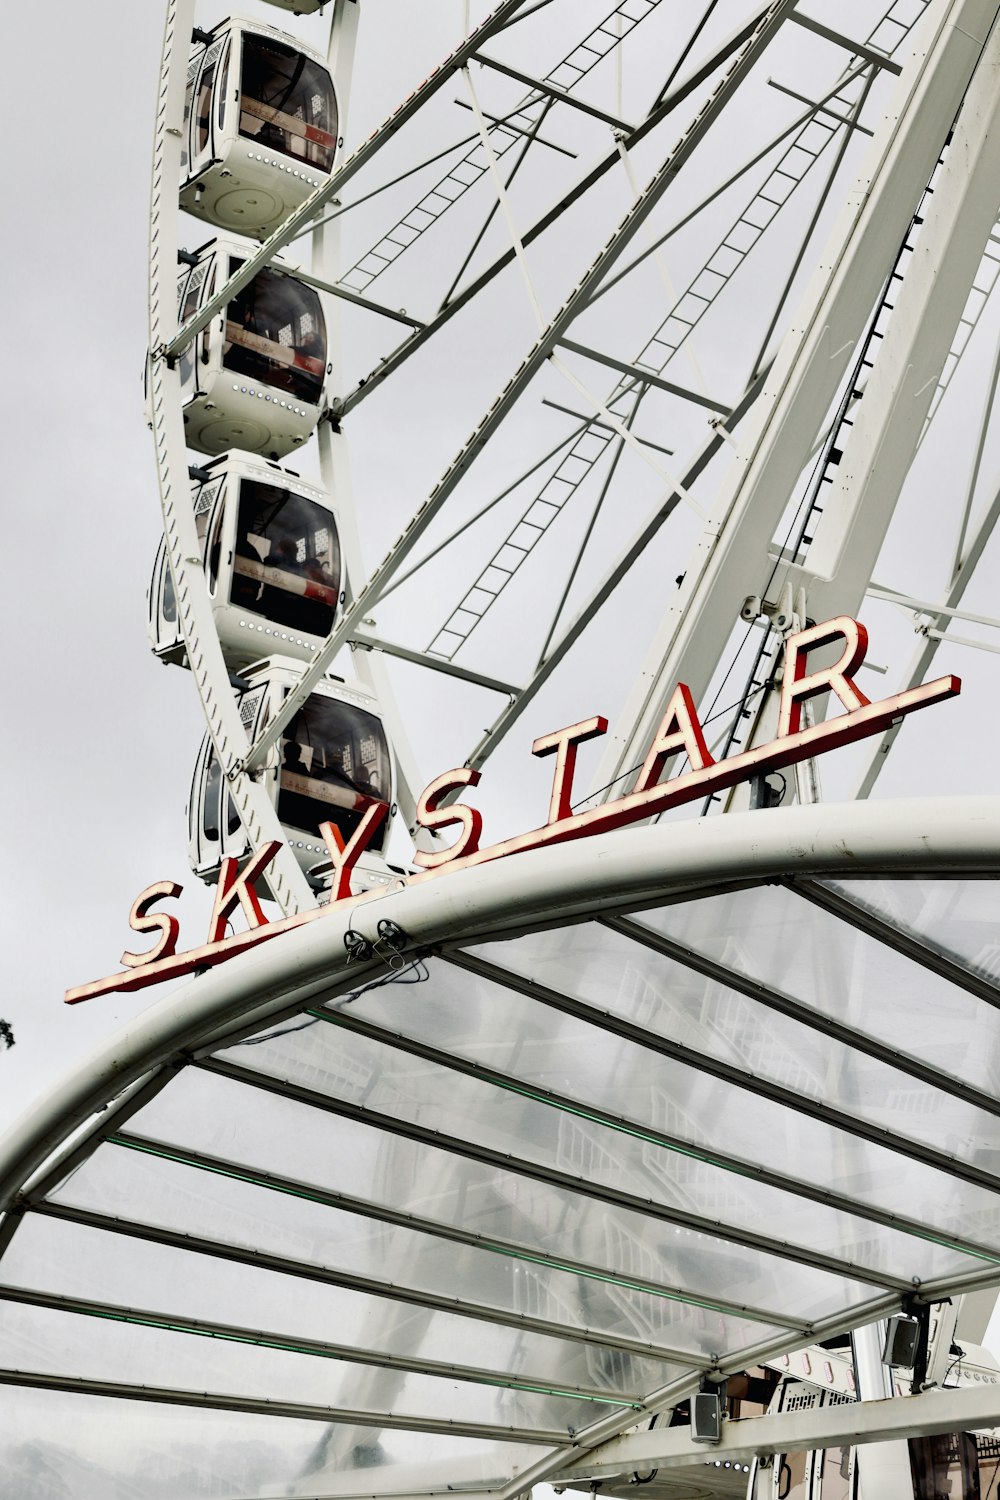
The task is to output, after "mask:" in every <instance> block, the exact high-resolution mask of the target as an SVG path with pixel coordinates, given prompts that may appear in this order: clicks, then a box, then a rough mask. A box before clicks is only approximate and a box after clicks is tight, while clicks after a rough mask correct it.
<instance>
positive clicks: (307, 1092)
mask: <svg viewBox="0 0 1000 1500" xmlns="http://www.w3.org/2000/svg"><path fill="white" fill-rule="evenodd" d="M198 1066H199V1067H202V1068H205V1069H207V1070H208V1071H210V1072H212V1073H216V1074H218V1075H220V1076H222V1077H227V1078H230V1079H232V1080H233V1081H235V1082H238V1083H241V1084H244V1085H246V1086H247V1087H249V1088H255V1089H260V1090H261V1091H262V1092H264V1093H271V1094H277V1095H278V1096H279V1097H280V1098H283V1099H294V1100H295V1101H296V1102H297V1103H299V1104H305V1105H307V1106H308V1107H309V1108H311V1109H319V1110H322V1111H323V1112H324V1113H326V1114H331V1115H336V1116H337V1117H338V1118H339V1119H344V1120H355V1121H357V1123H358V1124H361V1125H368V1126H370V1127H371V1128H372V1129H375V1130H379V1131H381V1132H382V1133H383V1134H385V1135H394V1136H398V1137H400V1138H401V1139H403V1140H409V1141H414V1142H415V1143H416V1144H418V1145H423V1146H429V1147H433V1148H434V1149H436V1150H440V1151H447V1152H448V1153H449V1154H450V1155H452V1156H460V1157H463V1158H465V1159H466V1160H468V1161H476V1162H480V1163H481V1164H482V1165H484V1166H489V1167H495V1168H497V1169H498V1170H500V1171H502V1172H508V1173H511V1174H513V1175H515V1176H518V1177H527V1178H529V1179H530V1180H531V1181H534V1182H544V1183H547V1184H548V1185H549V1186H551V1187H555V1188H561V1189H563V1190H564V1191H566V1192H569V1193H574V1194H576V1195H578V1196H581V1197H586V1198H593V1199H594V1200H595V1201H596V1202H598V1203H607V1204H610V1205H611V1206H612V1207H614V1208H623V1209H626V1210H628V1211H630V1212H632V1213H636V1214H640V1215H642V1217H644V1218H647V1219H655V1220H660V1221H661V1222H663V1223H666V1224H679V1225H682V1226H683V1227H684V1228H687V1229H692V1230H694V1231H696V1232H698V1233H702V1234H708V1235H711V1236H712V1237H713V1238H715V1239H718V1240H720V1241H722V1242H724V1243H726V1244H732V1245H740V1246H742V1247H743V1248H745V1249H751V1250H759V1251H762V1252H763V1253H764V1254H767V1255H774V1256H777V1257H778V1258H779V1259H781V1260H790V1261H793V1262H795V1263H796V1264H798V1265H806V1266H810V1267H812V1268H813V1269H814V1270H819V1271H828V1272H830V1273H831V1274H833V1275H834V1276H841V1277H844V1278H845V1279H847V1280H854V1281H860V1282H863V1283H864V1284H865V1285H869V1286H879V1287H883V1288H885V1289H886V1290H887V1291H888V1290H893V1291H903V1290H905V1289H906V1288H907V1287H908V1286H910V1285H912V1283H911V1282H908V1281H907V1280H906V1279H905V1278H904V1277H899V1276H889V1275H886V1274H885V1273H883V1272H879V1271H876V1270H874V1269H872V1268H870V1267H867V1266H860V1265H857V1264H855V1263H854V1262H853V1261H848V1260H841V1259H839V1258H838V1257H837V1256H833V1255H826V1254H824V1253H823V1252H822V1251H820V1250H810V1249H808V1248H806V1247H804V1246H800V1245H790V1244H789V1243H788V1242H787V1241H785V1240H778V1239H774V1238H773V1237H772V1236H770V1235H764V1234H757V1233H756V1232H754V1231H753V1230H750V1229H741V1228H739V1227H738V1226H736V1225H733V1224H727V1223H724V1222H723V1221H722V1220H719V1219H712V1218H709V1217H708V1216H707V1215H705V1214H696V1213H691V1212H689V1211H687V1210H685V1209H681V1208H675V1207H671V1206H670V1205H669V1204H666V1203H659V1202H657V1201H656V1200H655V1199H651V1198H643V1197H641V1196H640V1195H639V1194H638V1193H628V1192H625V1191H624V1189H622V1188H614V1187H611V1186H610V1185H609V1184H606V1183H600V1182H593V1181H590V1180H588V1179H587V1178H585V1177H576V1176H574V1175H573V1174H572V1173H571V1172H564V1171H561V1170H560V1169H559V1168H558V1167H550V1166H547V1165H546V1164H545V1163H544V1162H536V1161H529V1160H527V1159H526V1158H525V1157H521V1156H514V1155H512V1154H511V1153H509V1152H506V1151H500V1150H497V1149H495V1148H494V1147H492V1146H484V1145H482V1144H480V1143H478V1142H476V1141H472V1140H469V1139H465V1138H462V1139H460V1138H459V1137H458V1136H452V1135H447V1134H446V1133H445V1132H444V1131H440V1130H434V1129H431V1128H430V1127H428V1126H425V1125H418V1124H416V1122H414V1121H412V1120H403V1119H400V1118H398V1117H397V1116H394V1115H387V1114H383V1113H381V1112H380V1111H378V1110H373V1109H369V1108H367V1107H366V1106H365V1105H363V1104H352V1103H350V1102H349V1101H347V1100H345V1099H332V1098H329V1097H328V1096H327V1095H325V1094H319V1093H317V1092H316V1091H315V1089H309V1088H305V1087H304V1086H303V1085H301V1084H294V1083H290V1082H285V1081H283V1080H281V1079H278V1078H268V1077H267V1075H266V1074H262V1073H256V1072H254V1071H253V1069H251V1068H242V1067H239V1066H237V1065H236V1064H234V1063H223V1062H221V1061H218V1062H217V1061H215V1060H206V1061H205V1062H203V1063H199V1064H198Z"/></svg>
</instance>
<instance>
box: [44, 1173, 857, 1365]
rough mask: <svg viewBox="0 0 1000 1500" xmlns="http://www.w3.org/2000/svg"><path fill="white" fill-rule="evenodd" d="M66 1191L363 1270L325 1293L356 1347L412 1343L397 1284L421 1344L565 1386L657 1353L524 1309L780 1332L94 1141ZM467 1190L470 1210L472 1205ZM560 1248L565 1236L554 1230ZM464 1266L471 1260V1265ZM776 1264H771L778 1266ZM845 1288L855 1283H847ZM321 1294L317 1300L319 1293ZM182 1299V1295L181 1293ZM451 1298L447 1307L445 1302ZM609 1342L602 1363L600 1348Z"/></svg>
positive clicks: (693, 1255) (204, 1233)
mask: <svg viewBox="0 0 1000 1500" xmlns="http://www.w3.org/2000/svg"><path fill="white" fill-rule="evenodd" d="M57 1197H58V1199H59V1200H60V1201H63V1202H67V1203H77V1204H80V1205H81V1206H83V1207H86V1208H92V1207H93V1206H94V1205H95V1204H102V1205H103V1207H104V1211H105V1212H106V1213H108V1214H109V1215H111V1214H117V1215H120V1216H122V1217H128V1218H129V1219H130V1220H138V1221H140V1222H141V1223H144V1224H148V1225H149V1226H150V1227H151V1230H152V1231H153V1232H155V1230H156V1228H162V1229H165V1230H167V1231H171V1232H181V1233H184V1234H187V1235H195V1236H200V1237H202V1238H204V1239H206V1240H208V1241H209V1242H210V1243H218V1244H219V1245H220V1246H227V1245H228V1246H231V1247H233V1249H234V1251H238V1250H239V1249H245V1250H250V1251H262V1252H264V1253H267V1254H269V1255H275V1256H280V1257H282V1258H283V1260H285V1261H286V1262H290V1263H291V1264H292V1265H299V1266H301V1268H302V1270H303V1272H306V1273H308V1271H309V1270H310V1269H313V1270H314V1271H315V1273H316V1275H317V1276H320V1274H321V1273H324V1274H330V1275H334V1276H336V1275H344V1276H348V1277H362V1276H363V1277H364V1278H365V1285H366V1286H367V1285H369V1284H374V1285H376V1286H377V1285H381V1284H385V1297H380V1296H378V1295H375V1294H372V1295H363V1293H362V1292H360V1291H359V1292H358V1293H357V1294H355V1295H354V1296H353V1297H352V1296H348V1294H347V1293H346V1292H341V1293H340V1299H339V1300H338V1301H337V1302H334V1303H332V1304H331V1318H332V1319H334V1321H335V1322H336V1327H337V1329H338V1330H339V1332H337V1333H335V1334H334V1337H336V1338H338V1339H339V1340H340V1341H342V1342H344V1341H349V1342H352V1343H354V1344H356V1345H358V1346H359V1347H360V1346H364V1347H368V1348H382V1349H386V1350H388V1351H389V1352H393V1353H398V1354H405V1353H408V1352H411V1351H412V1349H413V1347H414V1346H413V1344H412V1336H413V1335H412V1330H411V1328H410V1325H408V1324H407V1323H406V1321H405V1318H404V1317H402V1316H401V1315H399V1314H398V1313H394V1314H393V1317H392V1318H389V1317H388V1316H387V1314H386V1311H385V1302H386V1300H391V1301H393V1302H395V1301H397V1300H398V1301H399V1302H401V1303H403V1304H404V1311H405V1310H406V1308H405V1303H406V1299H407V1294H408V1293H409V1292H413V1293H415V1294H416V1297H415V1299H414V1300H419V1297H420V1296H421V1295H422V1294H428V1295H430V1296H431V1297H437V1298H441V1299H442V1301H444V1302H446V1303H447V1307H446V1308H445V1309H444V1310H441V1309H437V1310H435V1318H434V1321H433V1323H432V1325H431V1327H430V1329H429V1330H428V1331H426V1332H425V1330H424V1328H423V1326H422V1325H419V1324H416V1323H415V1324H413V1325H412V1328H413V1329H415V1330H416V1332H417V1333H419V1335H420V1338H421V1339H422V1340H423V1342H422V1343H421V1344H420V1349H421V1353H422V1354H424V1355H425V1356H426V1357H427V1358H433V1359H442V1360H448V1359H451V1358H452V1357H453V1351H454V1350H455V1349H456V1348H464V1347H475V1348H476V1350H477V1354H476V1359H477V1361H478V1362H479V1363H480V1364H483V1365H487V1364H488V1365H490V1366H491V1367H495V1368H497V1369H504V1368H510V1363H509V1362H510V1361H511V1360H513V1361H514V1362H515V1365H514V1367H515V1368H519V1369H527V1368H528V1367H529V1366H530V1367H531V1368H532V1369H533V1370H538V1371H541V1372H543V1373H545V1374H548V1375H550V1376H553V1377H560V1378H561V1379H562V1380H563V1381H564V1382H565V1381H569V1380H570V1377H569V1375H568V1374H567V1373H566V1372H567V1370H568V1369H570V1368H575V1367H578V1369H579V1373H578V1374H577V1375H575V1376H574V1377H573V1379H572V1382H571V1383H573V1384H577V1385H584V1384H587V1385H591V1384H594V1385H595V1386H596V1389H598V1390H602V1389H603V1390H609V1391H612V1392H614V1391H622V1390H625V1391H627V1390H641V1389H652V1388H653V1387H655V1386H656V1385H659V1384H661V1383H662V1380H663V1378H664V1370H665V1366H664V1364H663V1363H662V1362H661V1361H660V1360H659V1359H656V1360H651V1359H646V1358H643V1357H640V1358H638V1359H636V1358H635V1357H634V1355H633V1354H632V1353H630V1354H629V1355H628V1356H627V1357H624V1356H621V1355H620V1354H619V1353H618V1352H617V1350H615V1349H612V1350H611V1351H608V1350H607V1349H605V1348H600V1347H597V1346H596V1345H595V1346H591V1345H588V1344H582V1345H577V1343H576V1342H575V1341H574V1342H573V1344H572V1345H570V1344H569V1343H568V1341H566V1340H559V1339H557V1338H556V1337H548V1336H547V1335H545V1336H543V1335H542V1334H540V1333H536V1332H534V1331H533V1330H526V1329H524V1328H523V1327H521V1326H519V1325H520V1324H521V1322H522V1320H523V1319H525V1318H529V1319H535V1320H542V1321H543V1322H544V1323H546V1324H549V1325H551V1328H552V1331H553V1333H558V1332H560V1331H562V1330H566V1331H567V1332H570V1331H572V1330H583V1329H588V1330H591V1331H592V1332H593V1335H594V1338H595V1339H601V1338H603V1339H605V1340H610V1341H612V1343H614V1342H615V1341H617V1340H618V1339H622V1340H624V1341H625V1342H626V1343H628V1342H629V1341H632V1343H634V1344H635V1345H636V1346H637V1347H636V1349H635V1351H634V1352H635V1353H636V1354H639V1355H640V1356H641V1355H642V1353H643V1352H644V1351H645V1350H647V1349H648V1351H649V1353H650V1354H654V1353H655V1352H656V1347H655V1345H654V1343H653V1342H652V1341H653V1340H654V1339H655V1341H656V1344H659V1345H662V1346H663V1347H664V1348H669V1349H681V1350H688V1351H691V1352H692V1353H693V1354H694V1355H695V1357H698V1356H700V1357H701V1358H702V1359H705V1358H707V1357H709V1356H710V1354H711V1353H712V1351H714V1350H717V1349H718V1348H719V1347H720V1341H727V1340H728V1341H729V1343H731V1344H734V1345H736V1346H737V1347H744V1346H745V1345H746V1344H748V1343H749V1344H754V1343H756V1342H758V1341H759V1340H761V1339H767V1338H769V1337H771V1336H773V1334H774V1333H775V1332H777V1331H778V1330H776V1329H774V1328H771V1327H769V1326H768V1325H763V1326H762V1325H760V1324H757V1323H753V1322H750V1321H749V1320H744V1319H740V1318H739V1317H735V1316H732V1315H727V1314H724V1313H722V1312H720V1311H719V1310H718V1309H716V1308H714V1307H712V1306H702V1305H698V1304H695V1305H691V1304H688V1303H683V1302H677V1301H675V1300H672V1299H670V1298H668V1297H657V1296H654V1295H651V1294H648V1293H643V1292H640V1291H636V1289H635V1288H634V1287H633V1286H632V1285H630V1284H629V1283H628V1282H627V1281H626V1280H624V1279H621V1280H619V1281H615V1280H613V1279H609V1281H607V1282H605V1281H602V1280H597V1279H596V1278H594V1277H586V1276H574V1275H570V1274H569V1273H565V1272H559V1271H553V1270H552V1269H551V1268H550V1267H548V1266H546V1265H542V1264H538V1263H534V1262H531V1261H530V1260H526V1261H521V1260H513V1259H512V1258H511V1257H508V1256H502V1255H496V1256H489V1255H483V1256H482V1258H481V1259H479V1258H477V1256H476V1253H475V1252H474V1251H471V1250H469V1249H468V1248H466V1247H458V1248H456V1247H455V1246H454V1245H451V1244H448V1243H446V1242H443V1241H440V1240H436V1239H432V1238H430V1237H429V1236H425V1235H415V1234H412V1233H410V1232H408V1231H405V1230H400V1229H398V1228H393V1229H391V1231H384V1230H382V1229H381V1227H380V1226H378V1225H366V1223H365V1221H364V1220H363V1219H361V1218H359V1217H357V1216H353V1215H346V1214H339V1213H337V1212H336V1211H335V1210H332V1209H330V1208H328V1207H326V1206H324V1205H323V1204H321V1203H316V1202H309V1201H307V1200H304V1199H301V1198H293V1197H290V1196H288V1195H285V1194H282V1195H281V1196H280V1197H276V1195H275V1194H274V1193H272V1192H268V1191H267V1190H266V1189H264V1188H259V1187H254V1186H252V1185H251V1184H249V1183H246V1182H240V1181H233V1180H232V1179H229V1178H224V1177H218V1176H214V1175H208V1174H206V1173H205V1172H202V1171H198V1170H196V1169H194V1168H191V1167H184V1166H179V1165H178V1164H176V1163H173V1162H167V1161H163V1160H161V1159H157V1158H153V1157H149V1156H145V1155H142V1154H139V1153H133V1152H124V1151H121V1150H119V1151H115V1150H114V1148H111V1147H106V1148H102V1150H101V1151H99V1152H98V1153H97V1154H96V1156H95V1157H93V1158H91V1160H90V1161H89V1162H88V1163H87V1164H86V1166H84V1167H83V1168H82V1169H81V1170H80V1171H79V1172H78V1173H77V1174H76V1176H75V1177H74V1178H73V1180H72V1181H71V1182H70V1183H69V1184H67V1186H66V1188H64V1189H61V1190H60V1192H59V1194H58V1195H57ZM471 1199H472V1195H469V1198H468V1200H467V1201H468V1202H469V1210H470V1217H471V1219H472V1220H474V1219H475V1211H474V1208H473V1205H472V1201H471ZM565 1225H566V1237H570V1236H571V1235H572V1231H573V1218H572V1216H571V1215H567V1218H566V1220H565ZM608 1229H609V1235H610V1237H611V1243H612V1245H614V1244H615V1243H616V1242H617V1244H618V1245H620V1247H621V1258H620V1259H619V1260H618V1261H617V1262H616V1263H617V1264H618V1265H619V1266H621V1265H622V1264H623V1262H624V1264H625V1266H626V1267H628V1265H629V1260H628V1257H629V1252H630V1250H631V1252H632V1267H631V1268H632V1269H633V1273H634V1274H642V1273H643V1272H647V1273H648V1272H649V1271H651V1270H654V1269H655V1268H656V1267H657V1266H659V1265H661V1264H663V1263H665V1253H664V1252H665V1251H666V1250H668V1249H669V1250H673V1251H674V1260H675V1262H678V1263H679V1262H680V1261H681V1259H682V1257H681V1255H680V1254H678V1252H677V1249H676V1248H675V1246H673V1245H671V1244H670V1243H669V1240H667V1239H666V1237H665V1236H661V1237H660V1238H657V1237H656V1236H650V1237H649V1238H648V1239H647V1240H646V1241H643V1240H641V1239H640V1238H639V1236H638V1234H636V1235H635V1236H634V1238H633V1239H629V1238H627V1237H626V1235H627V1227H626V1226H621V1225H618V1224H611V1225H609V1226H608ZM674 1238H675V1239H676V1240H678V1242H679V1248H680V1250H681V1251H682V1252H683V1265H681V1269H686V1268H687V1267H688V1265H691V1266H692V1267H693V1266H694V1265H696V1264H697V1257H698V1255H699V1253H700V1251H701V1248H702V1242H703V1240H704V1237H703V1236H694V1235H690V1234H687V1235H684V1236H674ZM560 1249H565V1243H564V1242H560ZM470 1267H471V1270H470ZM727 1269H728V1270H729V1273H730V1276H731V1278H732V1282H733V1290H734V1293H738V1292H740V1291H741V1290H742V1288H741V1285H740V1267H739V1265H738V1263H737V1262H736V1260H735V1259H734V1258H733V1257H732V1256H730V1258H729V1263H728V1267H727ZM780 1270H781V1268H780V1267H779V1268H778V1272H779V1273H780ZM770 1289H771V1291H772V1295H773V1296H775V1297H778V1296H779V1295H780V1290H781V1285H780V1282H779V1281H778V1279H777V1275H776V1276H775V1277H774V1278H773V1279H772V1282H771V1283H770ZM855 1297H857V1293H855ZM463 1302H465V1303H474V1304H477V1305H479V1306H480V1307H482V1308H483V1309H484V1317H485V1318H486V1319H487V1321H479V1320H477V1321H476V1322H475V1323H472V1322H470V1321H469V1320H468V1319H466V1318H463V1317H460V1316H457V1314H459V1313H460V1312H461V1308H462V1304H463ZM319 1304H320V1306H322V1299H321V1298H320V1299H319ZM182 1306H183V1304H182ZM452 1308H454V1313H452V1311H451V1309H452ZM491 1309H495V1310H496V1312H497V1316H498V1317H499V1318H500V1319H503V1318H504V1317H507V1318H508V1319H509V1320H510V1322H511V1324H512V1325H513V1326H511V1327H506V1326H501V1324H500V1323H493V1322H491V1321H489V1312H490V1310H491ZM609 1352H610V1353H613V1354H614V1358H613V1359H611V1360H610V1361H609V1360H608V1358H607V1356H608V1353H609Z"/></svg>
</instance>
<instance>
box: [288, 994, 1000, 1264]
mask: <svg viewBox="0 0 1000 1500" xmlns="http://www.w3.org/2000/svg"><path fill="white" fill-rule="evenodd" d="M310 1014H311V1015H313V1016H317V1017H321V1018H322V1019H323V1020H324V1021H328V1022H329V1023H330V1024H332V1025H334V1026H340V1027H342V1028H343V1029H344V1030H346V1031H351V1032H354V1033H355V1034H356V1035H359V1036H364V1037H368V1038H369V1039H371V1040H372V1041H375V1042H378V1043H379V1044H380V1045H383V1046H386V1047H390V1048H392V1050H393V1051H396V1052H403V1053H406V1054H407V1055H408V1056H410V1057H419V1058H422V1059H423V1060H424V1061H426V1062H429V1063H432V1064H434V1065H435V1066H436V1067H440V1068H444V1069H447V1070H448V1071H449V1072H453V1073H460V1074H462V1075H463V1076H465V1077H468V1078H475V1079H477V1080H479V1081H480V1082H481V1083H487V1084H491V1085H493V1086H494V1087H496V1088H500V1089H504V1090H507V1091H509V1092H511V1093H515V1094H519V1095H521V1096H522V1097H523V1098H526V1099H530V1100H532V1101H533V1102H534V1103H537V1104H543V1105H547V1106H549V1107H551V1108H553V1109H557V1110H562V1111H564V1112H565V1113H567V1114H570V1115H574V1116H576V1117H578V1118H581V1119H585V1120H589V1121H592V1122H594V1123H595V1124H598V1125H602V1126H606V1127H607V1128H608V1129H610V1130H617V1131H621V1132H623V1133H624V1134H626V1135H628V1136H631V1137H633V1138H635V1139H639V1140H643V1141H648V1142H649V1143H650V1144H651V1145H656V1146H662V1147H663V1148H664V1149H665V1150H667V1151H674V1152H677V1153H678V1154H680V1155H683V1156H687V1157H692V1158H694V1159H695V1160H696V1161H700V1162H704V1163H705V1164H706V1165H707V1166H711V1167H718V1168H719V1169H720V1170H721V1171H724V1172H731V1173H732V1174H733V1175H734V1176H737V1177H741V1178H744V1179H748V1180H750V1181H752V1182H759V1183H761V1184H763V1185H764V1186H766V1187H773V1188H776V1189H777V1190H778V1191H779V1192H784V1193H790V1194H792V1195H793V1196H795V1197H797V1198H806V1199H808V1200H809V1201H810V1202H812V1203H821V1204H823V1205H825V1206H826V1207H827V1208H832V1209H835V1210H836V1211H837V1212H838V1213H845V1214H850V1215H853V1216H855V1217H857V1218H860V1219H868V1220H870V1221H871V1222H872V1223H874V1224H881V1225H883V1227H884V1228H886V1229H893V1230H897V1231H898V1232H899V1233H900V1234H909V1235H913V1236H914V1237H915V1238H916V1239H921V1240H928V1241H931V1242H932V1243H934V1244H938V1245H947V1246H948V1247H949V1248H951V1249H953V1250H958V1251H960V1252H961V1253H962V1254H963V1255H972V1256H975V1257H976V1258H977V1259H981V1260H990V1261H996V1262H997V1264H1000V1244H997V1245H984V1244H981V1243H978V1242H976V1241H973V1240H970V1239H967V1238H965V1237H964V1236H962V1235H958V1236H956V1235H953V1234H951V1233H949V1232H948V1231H946V1230H943V1229H942V1230H938V1229H936V1228H935V1227H934V1225H932V1224H927V1223H925V1222H924V1221H923V1220H921V1219H910V1218H907V1217H906V1216H905V1215H903V1214H895V1213H892V1212H891V1211H889V1210H888V1209H880V1208H879V1207H877V1205H875V1204H872V1203H868V1202H866V1201H865V1200H864V1199H858V1198H851V1197H849V1196H848V1195H847V1194H845V1193H836V1192H833V1191H832V1190H831V1189H829V1188H825V1187H822V1186H817V1185H816V1184H814V1183H811V1182H806V1181H804V1180H803V1179H802V1178H798V1177H789V1176H787V1175H786V1174H785V1173H782V1172H776V1171H772V1170H771V1169H769V1168H767V1167H763V1166H760V1165H759V1164H757V1163H755V1162H751V1161H747V1160H745V1159H744V1158H743V1157H739V1156H734V1155H732V1154H731V1153H728V1152H724V1151H720V1150H718V1149H717V1148H716V1147H713V1146H709V1145H706V1144H700V1143H699V1142H698V1141H694V1140H689V1139H687V1138H685V1137H683V1136H678V1135H672V1134H670V1133H669V1132H667V1131H663V1130H658V1129H657V1128H656V1126H654V1125H651V1124H648V1123H647V1122H645V1121H643V1120H639V1119H635V1118H632V1117H630V1116H627V1115H616V1114H614V1113H612V1112H611V1111H610V1110H606V1109H601V1108H600V1106H598V1105H595V1104H591V1103H584V1102H583V1101H582V1100H580V1099H576V1098H574V1097H572V1096H571V1095H568V1094H560V1093H558V1092H557V1091H556V1090H554V1089H547V1088H544V1087H542V1086H541V1085H539V1084H532V1083H530V1082H528V1081H527V1080H526V1079H524V1078H519V1077H516V1076H515V1075H513V1074H510V1073H503V1072H500V1071H499V1070H498V1069H496V1068H490V1067H487V1066H486V1065H485V1064H483V1063H478V1062H474V1061H472V1060H471V1059H468V1058H464V1057H459V1056H456V1055H455V1054H454V1053H449V1052H442V1051H441V1050H440V1049H439V1048H437V1047H433V1046H430V1045H429V1044H428V1043H425V1042H421V1041H419V1040H418V1039H416V1038H414V1037H407V1036H403V1035H402V1034H401V1033H399V1032H393V1031H386V1030H385V1029H384V1028H383V1027H381V1026H376V1025H374V1024H373V1023H372V1022H370V1021H364V1020H362V1019H361V1017H360V1016H358V1015H353V1014H348V1013H347V1012H346V1011H341V1012H338V1013H336V1014H334V1013H330V1012H324V1011H323V1010H314V1011H311V1012H310Z"/></svg>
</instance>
